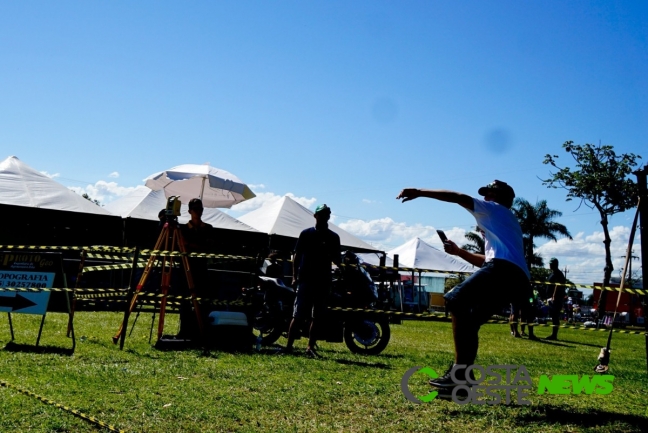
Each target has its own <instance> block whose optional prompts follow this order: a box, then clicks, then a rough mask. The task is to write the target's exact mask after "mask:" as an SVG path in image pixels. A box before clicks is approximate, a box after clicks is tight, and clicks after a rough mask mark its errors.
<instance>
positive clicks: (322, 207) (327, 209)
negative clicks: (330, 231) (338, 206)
mask: <svg viewBox="0 0 648 433" xmlns="http://www.w3.org/2000/svg"><path fill="white" fill-rule="evenodd" d="M320 212H325V213H328V214H330V213H331V208H330V207H328V206H327V205H325V204H321V205H319V206H317V207H316V208H315V215H317V214H318V213H320Z"/></svg>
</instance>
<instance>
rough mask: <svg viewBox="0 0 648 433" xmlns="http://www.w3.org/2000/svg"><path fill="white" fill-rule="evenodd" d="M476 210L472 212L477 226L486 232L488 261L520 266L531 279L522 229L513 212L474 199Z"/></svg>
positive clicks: (485, 248)
mask: <svg viewBox="0 0 648 433" xmlns="http://www.w3.org/2000/svg"><path fill="white" fill-rule="evenodd" d="M473 206H474V210H473V211H470V210H468V211H469V212H470V213H472V214H473V216H474V217H475V220H477V225H478V226H479V227H480V228H481V229H482V230H483V231H484V234H485V238H486V241H485V245H484V250H485V252H486V261H487V262H490V261H491V260H493V259H502V260H507V261H509V262H512V263H515V264H516V265H518V266H519V267H520V268H521V269H522V270H523V271H524V273H525V274H526V275H527V277H529V278H531V274H529V269H528V268H527V265H526V261H525V260H524V247H523V245H522V229H521V228H520V223H519V222H518V220H517V218H515V215H513V212H511V210H510V209H508V208H507V207H506V206H502V205H501V204H498V203H495V202H494V201H484V200H480V199H477V198H473Z"/></svg>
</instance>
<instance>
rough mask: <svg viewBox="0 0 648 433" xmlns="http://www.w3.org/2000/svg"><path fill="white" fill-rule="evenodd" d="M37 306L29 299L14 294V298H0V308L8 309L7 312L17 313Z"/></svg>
mask: <svg viewBox="0 0 648 433" xmlns="http://www.w3.org/2000/svg"><path fill="white" fill-rule="evenodd" d="M34 305H38V304H36V303H35V302H32V301H30V300H29V299H27V298H25V297H24V296H22V295H21V294H20V293H16V296H11V297H10V296H0V308H2V307H9V308H10V310H9V311H18V310H22V309H23V308H29V307H33V306H34Z"/></svg>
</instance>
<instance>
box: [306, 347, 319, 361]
mask: <svg viewBox="0 0 648 433" xmlns="http://www.w3.org/2000/svg"><path fill="white" fill-rule="evenodd" d="M306 356H308V357H309V358H311V359H319V358H321V357H322V355H320V354H319V353H317V352H315V349H306Z"/></svg>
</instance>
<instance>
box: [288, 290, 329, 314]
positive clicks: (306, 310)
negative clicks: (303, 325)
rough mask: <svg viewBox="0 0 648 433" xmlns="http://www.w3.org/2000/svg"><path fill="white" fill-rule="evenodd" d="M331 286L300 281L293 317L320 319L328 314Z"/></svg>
mask: <svg viewBox="0 0 648 433" xmlns="http://www.w3.org/2000/svg"><path fill="white" fill-rule="evenodd" d="M329 291H330V287H329V286H327V285H322V284H305V283H299V285H298V286H297V295H296V296H295V306H294V308H293V317H294V318H295V319H310V318H313V319H316V318H317V319H319V318H322V317H323V316H324V315H325V314H326V301H327V299H328V295H329Z"/></svg>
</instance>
